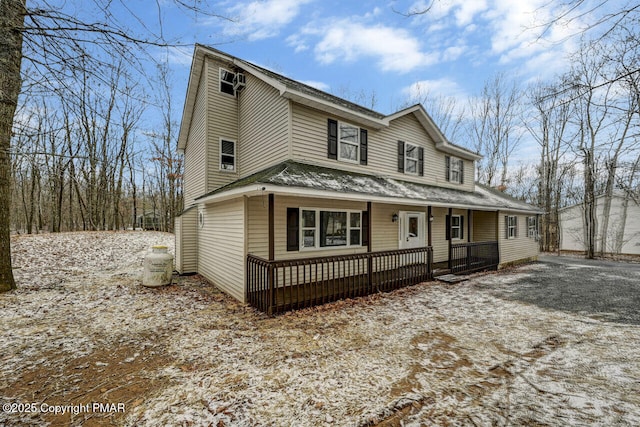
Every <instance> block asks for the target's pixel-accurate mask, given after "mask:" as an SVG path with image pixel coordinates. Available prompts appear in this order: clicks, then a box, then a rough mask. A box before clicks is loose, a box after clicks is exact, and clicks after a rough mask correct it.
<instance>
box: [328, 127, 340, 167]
mask: <svg viewBox="0 0 640 427" xmlns="http://www.w3.org/2000/svg"><path fill="white" fill-rule="evenodd" d="M327 157H328V158H330V159H333V160H337V159H338V122H337V121H335V120H332V119H329V120H328V123H327Z"/></svg>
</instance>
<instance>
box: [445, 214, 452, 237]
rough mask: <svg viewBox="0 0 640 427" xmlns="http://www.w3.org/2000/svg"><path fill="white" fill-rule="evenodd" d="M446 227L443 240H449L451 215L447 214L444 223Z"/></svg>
mask: <svg viewBox="0 0 640 427" xmlns="http://www.w3.org/2000/svg"><path fill="white" fill-rule="evenodd" d="M444 226H445V227H446V229H445V231H444V235H445V238H444V239H445V240H451V217H450V216H449V215H447V216H446V219H445V225H444Z"/></svg>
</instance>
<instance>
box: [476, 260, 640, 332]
mask: <svg viewBox="0 0 640 427" xmlns="http://www.w3.org/2000/svg"><path fill="white" fill-rule="evenodd" d="M519 271H523V270H519ZM524 272H525V273H527V274H521V275H516V277H515V278H514V280H513V281H511V282H510V283H508V284H495V283H491V284H481V286H482V287H483V288H486V289H487V290H488V291H489V292H491V293H492V294H494V295H496V296H498V297H501V298H505V299H510V300H516V301H522V302H526V303H530V304H535V305H537V306H539V307H543V308H549V309H553V310H561V311H568V312H573V313H579V314H582V315H586V316H589V317H592V318H597V319H602V320H607V321H612V322H617V323H625V324H633V325H640V264H637V263H627V262H614V261H602V260H588V259H581V258H575V257H568V256H562V257H558V256H555V255H541V256H540V257H539V262H538V263H536V264H532V265H531V266H530V267H528V268H527V267H525V270H524Z"/></svg>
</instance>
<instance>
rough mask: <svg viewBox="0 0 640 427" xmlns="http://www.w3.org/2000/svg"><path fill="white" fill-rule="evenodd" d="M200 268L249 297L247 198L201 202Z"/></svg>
mask: <svg viewBox="0 0 640 427" xmlns="http://www.w3.org/2000/svg"><path fill="white" fill-rule="evenodd" d="M199 209H200V211H201V212H202V213H203V215H204V226H203V227H202V228H200V229H199V237H198V272H199V273H200V274H202V275H203V276H204V277H206V278H207V279H208V280H210V281H211V282H212V283H213V284H214V285H215V286H217V287H218V288H220V289H222V290H223V291H224V292H226V293H228V294H229V295H231V296H233V297H234V298H236V299H238V300H240V301H243V302H244V300H245V289H244V288H245V258H246V256H245V238H244V236H245V199H244V198H237V199H234V200H229V201H226V202H222V203H217V204H211V205H204V206H201V207H200V208H199Z"/></svg>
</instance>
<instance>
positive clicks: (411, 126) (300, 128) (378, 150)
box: [291, 103, 474, 191]
mask: <svg viewBox="0 0 640 427" xmlns="http://www.w3.org/2000/svg"><path fill="white" fill-rule="evenodd" d="M329 118H332V119H334V120H338V121H340V118H339V117H335V116H329V115H328V114H327V113H324V112H322V111H319V110H315V109H312V108H309V107H306V106H303V105H300V104H295V103H294V104H292V124H293V129H292V132H291V140H292V156H293V159H294V160H299V161H303V162H308V163H314V164H319V165H322V166H327V167H331V168H336V169H343V170H351V171H355V172H361V173H369V174H381V175H387V176H391V177H393V178H397V179H401V180H405V181H412V182H420V183H423V184H430V185H439V186H442V187H449V188H456V189H459V190H465V191H473V190H474V182H473V179H474V164H473V162H472V161H468V160H465V161H464V184H452V183H450V182H447V181H446V179H445V153H443V152H441V151H439V150H437V149H436V147H435V143H434V142H433V140H432V139H431V138H430V137H429V135H428V134H427V132H426V131H425V130H424V128H423V127H422V125H421V124H420V122H419V121H418V119H417V118H416V117H415V116H414V115H413V114H408V115H406V116H402V117H400V118H398V119H396V120H394V121H392V122H391V123H390V126H389V127H388V128H384V129H381V130H374V129H368V128H367V127H366V126H364V127H363V128H364V129H367V133H368V164H367V165H366V166H362V165H360V164H354V163H349V162H343V161H339V160H331V159H328V158H327V119H329ZM346 122H347V123H350V124H352V125H354V126H360V125H359V124H358V123H354V122H351V121H348V120H347V121H346ZM361 127H362V126H361ZM399 140H400V141H404V142H406V143H409V144H413V145H417V146H419V147H423V148H424V176H422V177H420V176H418V175H412V174H405V173H399V172H398V163H397V158H398V157H397V156H398V151H397V150H398V141H399Z"/></svg>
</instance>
